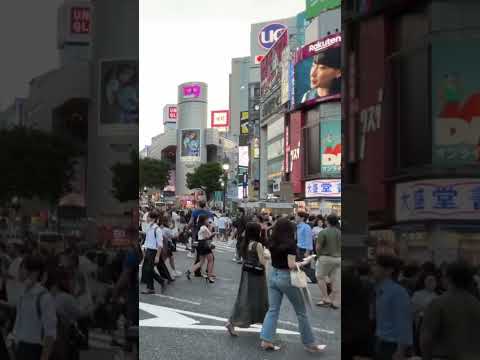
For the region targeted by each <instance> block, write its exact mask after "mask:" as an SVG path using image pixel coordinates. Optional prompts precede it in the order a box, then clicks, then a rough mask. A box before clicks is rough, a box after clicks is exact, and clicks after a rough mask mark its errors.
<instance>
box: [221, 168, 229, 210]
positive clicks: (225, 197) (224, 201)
mask: <svg viewBox="0 0 480 360" xmlns="http://www.w3.org/2000/svg"><path fill="white" fill-rule="evenodd" d="M222 168H223V211H222V212H223V213H225V208H226V202H227V183H228V170H229V169H230V164H228V163H227V162H225V163H223V165H222Z"/></svg>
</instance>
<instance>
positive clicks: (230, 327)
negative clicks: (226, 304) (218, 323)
mask: <svg viewBox="0 0 480 360" xmlns="http://www.w3.org/2000/svg"><path fill="white" fill-rule="evenodd" d="M225 327H226V328H227V330H228V333H229V334H230V336H234V337H235V336H238V333H237V332H235V327H234V326H233V325H232V323H226V324H225Z"/></svg>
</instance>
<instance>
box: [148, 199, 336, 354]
mask: <svg viewBox="0 0 480 360" xmlns="http://www.w3.org/2000/svg"><path fill="white" fill-rule="evenodd" d="M146 210H147V211H145V212H144V213H143V214H142V223H141V224H140V227H141V229H142V233H143V241H142V249H143V252H144V262H143V265H142V277H141V282H142V283H143V284H145V290H144V291H142V293H143V294H146V295H147V294H154V293H155V287H154V285H155V282H157V283H158V284H159V285H160V287H161V291H162V292H163V291H165V289H166V287H167V286H168V284H169V283H171V282H173V281H175V277H178V276H182V273H181V272H179V271H177V270H176V268H175V261H174V260H173V258H174V256H175V255H174V253H175V249H176V246H177V244H178V243H183V244H185V248H186V251H187V252H188V256H189V257H191V258H192V259H194V260H193V261H192V265H191V267H189V268H188V269H186V271H185V276H186V278H187V279H188V280H190V281H191V280H192V277H193V276H196V277H203V278H204V279H205V281H206V282H208V283H211V284H213V283H215V280H216V274H215V271H214V269H215V266H214V265H215V255H214V254H215V246H216V245H215V243H216V242H218V241H220V242H226V243H229V244H232V246H233V243H235V250H236V256H235V257H234V258H233V261H234V262H236V263H238V264H241V265H242V266H241V275H240V277H241V280H240V284H239V289H238V293H237V296H236V300H235V301H233V303H234V305H233V309H232V313H231V316H230V318H229V321H228V323H227V324H226V325H225V326H226V329H227V331H228V333H229V334H230V335H231V336H234V337H235V336H238V333H237V328H248V327H250V326H251V325H254V324H263V326H262V331H261V334H260V338H261V347H262V348H263V349H265V350H273V351H277V350H280V346H279V345H277V344H275V343H274V341H275V334H276V328H277V322H278V319H279V315H280V305H281V303H282V299H283V297H284V296H286V297H287V298H288V299H289V301H290V302H291V303H292V306H293V308H294V309H295V313H296V315H297V319H298V328H299V331H300V334H301V340H302V343H303V345H304V347H305V349H306V350H307V351H308V352H314V353H316V352H322V351H323V350H324V348H325V346H323V345H318V344H317V342H316V339H315V336H314V333H313V331H312V326H311V324H310V318H311V316H310V312H311V311H312V310H313V309H312V308H313V306H312V301H311V295H310V291H309V290H308V286H307V283H313V284H317V286H318V287H319V290H320V299H319V301H318V302H316V305H317V306H318V307H323V308H327V309H331V310H337V309H339V308H340V306H341V295H340V277H341V274H340V273H341V230H340V221H339V218H338V217H337V216H336V215H334V214H331V215H329V216H328V217H326V218H324V217H322V216H320V215H318V216H314V215H312V216H309V215H308V214H307V213H306V212H304V211H298V212H297V213H296V214H295V215H278V216H271V215H268V214H265V213H252V214H249V215H247V214H246V213H245V210H244V209H242V208H239V209H238V211H237V214H236V216H235V218H232V216H231V215H230V214H226V213H224V212H219V213H217V212H214V211H211V210H209V209H207V207H206V204H205V203H204V202H200V203H199V204H198V208H196V209H195V210H193V211H191V212H185V211H183V210H178V211H176V210H174V209H170V210H163V211H162V210H159V209H155V208H154V207H150V208H148V209H146ZM167 260H168V261H167ZM205 264H206V268H204V265H205ZM168 265H169V266H168ZM232 300H233V299H232Z"/></svg>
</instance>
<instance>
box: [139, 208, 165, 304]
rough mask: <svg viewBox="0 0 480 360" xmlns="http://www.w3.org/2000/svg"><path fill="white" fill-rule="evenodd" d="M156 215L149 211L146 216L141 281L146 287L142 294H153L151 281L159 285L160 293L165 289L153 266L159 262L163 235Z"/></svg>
mask: <svg viewBox="0 0 480 360" xmlns="http://www.w3.org/2000/svg"><path fill="white" fill-rule="evenodd" d="M157 219H158V213H157V212H156V211H151V212H149V214H148V227H147V229H146V230H147V231H146V236H145V243H144V245H143V246H144V248H145V259H144V260H143V268H142V272H143V281H144V282H145V284H146V286H147V290H146V291H142V294H155V288H154V286H153V281H154V280H155V281H157V282H159V283H160V286H161V288H162V292H163V290H164V288H165V281H164V280H163V279H162V278H161V277H160V275H158V274H157V273H156V272H155V264H157V263H158V262H159V261H161V258H160V254H161V252H162V248H163V234H162V230H161V229H160V227H159V226H158V225H157V224H156V220H157Z"/></svg>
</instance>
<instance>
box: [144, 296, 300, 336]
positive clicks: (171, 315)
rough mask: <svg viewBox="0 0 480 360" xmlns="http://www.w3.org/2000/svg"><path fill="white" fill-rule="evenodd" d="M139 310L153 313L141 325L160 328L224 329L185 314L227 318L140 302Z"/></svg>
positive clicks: (257, 328)
mask: <svg viewBox="0 0 480 360" xmlns="http://www.w3.org/2000/svg"><path fill="white" fill-rule="evenodd" d="M138 306H139V308H140V310H143V311H145V312H147V313H149V314H151V315H154V316H155V318H150V319H145V320H140V322H139V325H140V326H141V327H160V328H174V329H192V330H216V331H226V329H225V325H222V326H219V325H201V324H199V321H197V320H195V319H193V318H190V317H187V316H186V315H190V316H194V317H196V318H203V319H208V320H215V321H220V322H222V323H224V324H225V323H226V322H227V321H228V319H226V318H221V317H218V316H213V315H207V314H200V313H195V312H191V311H186V310H178V309H174V308H168V307H165V306H158V305H151V304H147V303H142V302H140V303H139V304H138ZM260 329H261V327H260V326H258V325H257V326H251V327H249V328H246V329H240V328H239V329H238V330H239V331H243V332H257V333H258V332H260ZM277 333H278V334H285V335H300V334H299V333H298V332H296V331H291V330H285V329H277Z"/></svg>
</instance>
